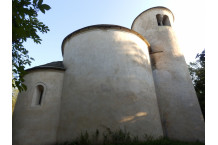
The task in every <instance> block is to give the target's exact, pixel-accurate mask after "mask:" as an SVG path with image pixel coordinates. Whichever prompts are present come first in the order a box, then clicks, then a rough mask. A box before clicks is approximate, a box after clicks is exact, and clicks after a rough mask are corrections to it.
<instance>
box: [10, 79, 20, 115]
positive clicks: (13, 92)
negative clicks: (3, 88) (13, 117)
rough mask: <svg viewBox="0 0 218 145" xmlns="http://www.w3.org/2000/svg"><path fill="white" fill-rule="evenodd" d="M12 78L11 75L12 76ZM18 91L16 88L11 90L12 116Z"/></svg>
mask: <svg viewBox="0 0 218 145" xmlns="http://www.w3.org/2000/svg"><path fill="white" fill-rule="evenodd" d="M12 78H13V75H12ZM14 83H15V82H14V80H12V84H14ZM18 93H19V91H18V89H17V88H12V114H13V112H14V107H15V104H16V101H17V95H18Z"/></svg>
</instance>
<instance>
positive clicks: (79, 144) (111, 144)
mask: <svg viewBox="0 0 218 145" xmlns="http://www.w3.org/2000/svg"><path fill="white" fill-rule="evenodd" d="M144 137H145V138H144V141H139V139H138V137H132V136H131V135H130V134H129V133H128V132H126V131H122V130H117V131H115V132H112V131H111V130H110V129H107V131H106V132H104V133H102V135H101V139H99V138H100V133H99V131H98V130H96V132H95V134H93V135H91V136H90V135H89V134H88V133H87V132H85V133H81V134H80V136H79V137H78V138H76V139H75V140H72V141H69V142H64V143H59V144H58V143H57V144H55V145H204V143H201V142H197V141H196V142H184V141H178V140H171V139H168V138H159V139H153V138H152V137H150V136H147V135H145V136H144Z"/></svg>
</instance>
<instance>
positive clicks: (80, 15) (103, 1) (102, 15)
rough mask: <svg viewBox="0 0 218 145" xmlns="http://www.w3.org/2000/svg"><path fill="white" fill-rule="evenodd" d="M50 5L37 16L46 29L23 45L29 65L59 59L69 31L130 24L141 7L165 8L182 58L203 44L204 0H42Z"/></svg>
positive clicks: (190, 57) (192, 56)
mask: <svg viewBox="0 0 218 145" xmlns="http://www.w3.org/2000/svg"><path fill="white" fill-rule="evenodd" d="M44 3H46V4H48V5H50V7H51V9H50V10H49V11H47V12H46V13H45V14H42V13H39V17H38V19H39V20H40V21H42V22H43V23H44V24H46V25H47V26H48V27H49V29H50V31H49V32H48V33H44V34H41V33H38V34H39V36H40V37H41V38H42V42H41V44H35V43H34V42H33V41H32V40H30V39H29V40H27V42H26V43H24V47H25V48H26V49H27V50H29V55H30V56H31V57H33V58H34V59H35V61H33V62H32V65H31V66H26V68H31V67H34V66H37V65H42V64H46V63H49V62H52V61H62V60H63V58H62V53H61V44H62V41H63V39H64V38H65V37H66V36H67V35H68V34H70V33H72V32H73V31H76V30H78V29H80V28H83V27H86V26H90V25H96V24H114V25H120V26H124V27H127V28H131V25H132V22H133V20H134V19H135V18H136V17H137V16H138V15H139V14H140V13H141V12H143V11H144V10H146V9H148V8H151V7H156V6H164V7H167V8H169V9H170V10H171V11H172V12H173V14H174V16H175V21H174V25H173V29H174V30H175V32H176V35H177V38H178V41H179V45H180V48H181V51H182V52H183V54H184V56H185V59H186V62H187V63H189V62H190V61H194V60H195V57H196V55H197V53H201V52H202V51H203V49H204V48H205V44H204V24H205V23H204V21H203V20H204V11H203V10H204V0H44Z"/></svg>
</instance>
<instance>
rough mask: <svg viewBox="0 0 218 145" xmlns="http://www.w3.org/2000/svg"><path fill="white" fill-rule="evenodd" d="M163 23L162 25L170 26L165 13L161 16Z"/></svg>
mask: <svg viewBox="0 0 218 145" xmlns="http://www.w3.org/2000/svg"><path fill="white" fill-rule="evenodd" d="M163 25H164V26H171V24H170V20H169V17H168V16H167V15H164V16H163Z"/></svg>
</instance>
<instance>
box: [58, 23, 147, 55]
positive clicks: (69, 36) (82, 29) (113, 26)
mask: <svg viewBox="0 0 218 145" xmlns="http://www.w3.org/2000/svg"><path fill="white" fill-rule="evenodd" d="M93 29H119V30H123V31H126V32H130V33H133V34H135V35H137V36H139V37H140V38H141V39H142V40H143V41H144V42H145V43H146V44H147V45H148V47H149V49H150V44H149V43H148V41H147V40H146V38H144V37H143V36H142V35H141V34H139V33H138V32H136V31H134V30H131V29H129V28H126V27H123V26H119V25H112V24H99V25H91V26H87V27H84V28H81V29H78V30H76V31H74V32H72V33H70V34H69V35H67V36H66V37H65V38H64V40H63V41H62V45H61V51H62V56H64V45H65V42H66V41H67V40H68V39H70V38H71V37H73V36H75V35H77V34H79V33H82V32H85V31H89V30H93Z"/></svg>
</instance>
